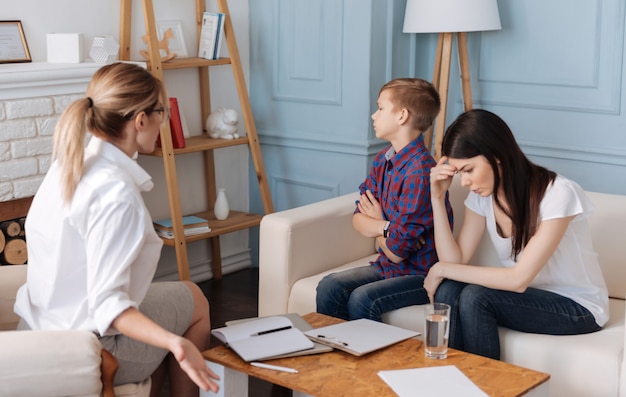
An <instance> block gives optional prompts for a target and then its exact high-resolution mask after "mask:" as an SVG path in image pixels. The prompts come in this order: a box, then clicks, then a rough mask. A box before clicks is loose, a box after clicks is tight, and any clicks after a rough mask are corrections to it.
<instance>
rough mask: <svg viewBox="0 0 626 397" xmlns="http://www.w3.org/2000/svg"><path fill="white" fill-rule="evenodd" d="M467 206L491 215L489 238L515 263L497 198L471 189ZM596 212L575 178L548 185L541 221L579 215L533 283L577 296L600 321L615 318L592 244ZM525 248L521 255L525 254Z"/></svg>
mask: <svg viewBox="0 0 626 397" xmlns="http://www.w3.org/2000/svg"><path fill="white" fill-rule="evenodd" d="M465 206H466V207H467V208H469V209H470V210H472V211H474V212H475V213H477V214H478V215H481V216H484V217H486V226H487V232H488V233H489V237H490V238H491V241H492V243H493V245H494V247H495V249H496V252H497V254H498V257H499V258H500V261H501V262H502V265H503V266H504V267H513V266H515V262H514V261H513V259H512V257H511V247H512V241H511V238H503V237H501V236H500V235H499V234H498V232H497V230H496V219H495V215H494V211H493V197H492V196H489V197H481V196H480V195H478V194H476V193H473V192H470V193H469V195H468V196H467V199H466V200H465ZM592 211H593V205H592V204H591V201H590V200H589V199H588V198H587V196H586V195H585V193H584V191H583V189H582V188H581V187H580V186H579V185H578V184H577V183H576V182H574V181H571V180H569V179H567V178H565V177H563V176H560V175H557V178H556V179H555V181H554V183H552V185H550V186H548V188H547V189H546V193H545V195H544V197H543V199H542V200H541V204H540V208H539V212H540V214H539V218H540V219H539V222H542V221H545V220H550V219H557V218H564V217H568V216H572V215H576V216H575V217H574V218H573V219H572V221H571V222H570V223H569V226H568V227H567V230H566V231H565V234H564V235H563V238H562V239H561V242H560V243H559V245H558V246H557V248H556V251H555V252H554V254H553V255H552V256H551V257H550V259H548V262H547V263H546V264H545V265H544V267H543V268H542V269H541V271H540V272H539V274H537V276H536V277H535V279H534V280H533V281H532V282H531V283H530V287H533V288H538V289H542V290H545V291H551V292H554V293H557V294H559V295H562V296H565V297H567V298H570V299H572V300H573V301H575V302H577V303H579V304H580V305H582V306H584V307H585V308H586V309H587V310H589V311H590V312H591V313H592V314H593V316H594V317H595V319H596V322H597V323H598V325H600V326H603V325H604V324H605V323H606V322H607V321H608V319H609V298H608V291H607V288H606V283H605V282H604V277H603V276H602V270H601V268H600V264H599V263H598V254H597V253H596V252H595V250H594V249H593V246H592V240H591V231H590V229H589V225H588V223H587V218H588V217H589V215H590V214H591V212H592ZM522 254H523V250H522V252H521V253H520V255H518V257H520V256H521V255H522Z"/></svg>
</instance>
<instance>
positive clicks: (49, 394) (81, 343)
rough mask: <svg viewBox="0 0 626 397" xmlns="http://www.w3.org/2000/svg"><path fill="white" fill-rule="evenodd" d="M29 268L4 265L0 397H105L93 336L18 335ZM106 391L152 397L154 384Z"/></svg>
mask: <svg viewBox="0 0 626 397" xmlns="http://www.w3.org/2000/svg"><path fill="white" fill-rule="evenodd" d="M26 266H27V265H14V266H0V349H1V351H2V354H0V385H2V386H1V387H0V397H5V396H7V397H8V396H29V397H38V396H42V397H56V396H95V397H97V396H101V395H103V392H104V390H103V383H102V378H103V376H102V372H103V370H102V369H101V368H106V367H101V364H102V362H103V360H102V352H103V350H102V346H101V345H100V342H99V341H98V338H97V337H96V336H95V335H94V334H93V333H91V332H88V331H16V330H15V329H16V327H17V323H18V321H19V317H18V316H17V315H15V313H14V312H13V304H14V302H15V295H16V293H17V290H18V288H19V287H20V286H21V285H22V284H24V283H25V282H26ZM105 355H106V352H105ZM104 372H105V373H106V372H107V371H106V370H105V371H104ZM106 378H107V376H106V375H105V376H104V379H106ZM109 378H112V374H109ZM111 380H112V379H111ZM108 387H110V388H108V389H105V390H107V393H106V394H104V395H105V396H109V395H110V396H113V395H114V396H118V397H123V396H148V395H149V394H150V379H147V380H146V381H144V382H142V383H138V384H126V385H120V386H117V387H115V388H114V391H113V390H112V384H109V385H108ZM112 393H114V394H112Z"/></svg>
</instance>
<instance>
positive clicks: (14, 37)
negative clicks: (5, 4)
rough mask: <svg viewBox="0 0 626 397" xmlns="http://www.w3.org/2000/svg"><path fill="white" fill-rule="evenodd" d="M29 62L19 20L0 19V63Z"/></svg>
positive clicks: (28, 53) (24, 37)
mask: <svg viewBox="0 0 626 397" xmlns="http://www.w3.org/2000/svg"><path fill="white" fill-rule="evenodd" d="M13 62H31V58H30V51H28V44H26V36H24V29H23V28H22V22H21V21H0V63H13Z"/></svg>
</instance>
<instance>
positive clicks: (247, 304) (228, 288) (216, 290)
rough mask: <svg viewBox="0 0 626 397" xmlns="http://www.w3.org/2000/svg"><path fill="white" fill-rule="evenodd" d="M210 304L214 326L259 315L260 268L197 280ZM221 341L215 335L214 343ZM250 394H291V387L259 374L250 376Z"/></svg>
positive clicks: (271, 396)
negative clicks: (277, 384)
mask: <svg viewBox="0 0 626 397" xmlns="http://www.w3.org/2000/svg"><path fill="white" fill-rule="evenodd" d="M198 285H199V286H200V288H201V289H202V291H204V294H205V295H206V297H207V299H208V300H209V304H210V305H211V327H212V328H219V327H223V326H224V325H225V322H226V321H229V320H237V319H240V318H246V317H256V316H257V313H258V310H257V302H258V293H259V272H258V269H257V268H251V269H246V270H241V271H238V272H235V273H231V274H226V275H224V277H223V278H222V279H221V280H209V281H205V282H202V283H199V284H198ZM218 343H219V341H217V340H216V339H215V338H212V340H211V346H216V345H217V344H218ZM248 396H249V397H289V396H291V391H290V390H287V389H284V388H282V387H279V386H274V385H272V384H270V383H267V382H265V381H262V380H260V379H257V378H253V377H250V379H249V394H248Z"/></svg>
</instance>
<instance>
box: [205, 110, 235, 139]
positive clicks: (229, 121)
mask: <svg viewBox="0 0 626 397" xmlns="http://www.w3.org/2000/svg"><path fill="white" fill-rule="evenodd" d="M238 122H239V117H238V116H237V112H236V111H235V110H234V109H224V108H222V107H220V108H219V109H217V110H216V111H214V112H213V113H211V114H210V115H209V117H207V119H206V130H207V132H208V133H209V136H210V137H211V138H223V139H234V138H239V134H237V123H238Z"/></svg>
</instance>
